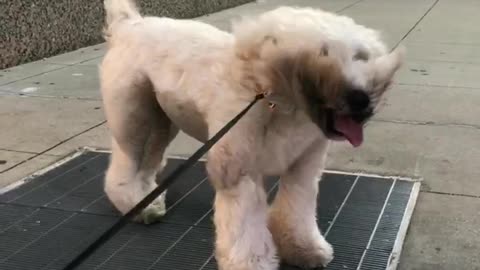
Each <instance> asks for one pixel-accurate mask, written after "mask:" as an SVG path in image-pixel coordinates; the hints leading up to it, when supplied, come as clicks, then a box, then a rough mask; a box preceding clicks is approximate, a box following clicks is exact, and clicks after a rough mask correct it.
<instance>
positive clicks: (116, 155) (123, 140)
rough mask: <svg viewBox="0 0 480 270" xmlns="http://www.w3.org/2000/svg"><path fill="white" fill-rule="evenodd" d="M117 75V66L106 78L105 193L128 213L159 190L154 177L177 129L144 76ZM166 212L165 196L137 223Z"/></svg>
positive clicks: (146, 211) (104, 82)
mask: <svg viewBox="0 0 480 270" xmlns="http://www.w3.org/2000/svg"><path fill="white" fill-rule="evenodd" d="M103 70H105V66H104V69H103ZM117 71H119V67H118V66H116V67H115V69H113V68H111V69H110V70H109V73H104V74H103V76H102V95H103V100H104V107H105V113H106V117H107V123H108V127H109V129H110V133H111V135H112V155H111V160H110V164H109V167H108V170H107V173H106V179H105V192H106V193H107V196H108V198H109V199H110V201H111V202H112V203H113V204H114V205H115V207H116V208H117V209H118V210H119V211H121V212H122V213H125V212H127V211H128V210H130V209H131V208H132V207H133V206H134V205H135V204H136V203H138V202H139V201H140V200H142V199H143V198H144V197H145V196H146V195H147V194H148V193H149V192H150V191H152V190H153V189H154V188H155V187H156V186H157V185H156V183H155V180H156V176H157V174H158V173H159V171H160V170H161V169H162V167H163V166H164V165H165V162H164V152H165V149H166V148H167V146H168V144H169V143H170V142H171V140H172V139H173V137H174V136H175V135H176V134H177V131H178V130H177V128H176V127H174V125H173V124H172V122H171V121H170V119H169V118H168V117H167V116H166V114H165V113H164V112H163V110H162V109H161V107H160V106H159V105H158V103H157V101H156V98H155V95H154V92H153V89H152V86H151V84H150V82H149V81H148V80H146V78H142V77H141V76H137V77H135V78H133V76H128V75H126V74H132V72H131V70H124V72H123V73H121V72H118V73H117V74H114V73H113V72H117ZM164 214H165V193H164V194H162V195H161V196H160V197H159V198H158V199H157V200H156V201H154V202H153V203H152V204H151V205H150V206H148V207H147V208H146V209H145V210H144V211H143V212H142V213H141V215H140V216H138V217H137V220H138V221H142V222H144V223H152V222H155V221H157V220H158V219H159V218H161V217H162V216H163V215H164Z"/></svg>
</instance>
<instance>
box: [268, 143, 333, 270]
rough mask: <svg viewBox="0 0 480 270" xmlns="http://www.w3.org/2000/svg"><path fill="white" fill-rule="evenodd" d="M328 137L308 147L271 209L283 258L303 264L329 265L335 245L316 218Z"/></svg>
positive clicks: (272, 228)
mask: <svg viewBox="0 0 480 270" xmlns="http://www.w3.org/2000/svg"><path fill="white" fill-rule="evenodd" d="M327 143H328V142H326V141H320V142H318V143H317V144H316V145H314V146H312V147H310V148H309V150H307V152H306V153H304V154H303V156H301V157H300V158H299V159H298V160H297V161H296V163H294V165H293V166H292V167H291V168H290V169H289V171H288V172H287V173H286V174H285V175H283V176H282V177H281V179H280V185H279V190H278V193H277V195H276V197H275V200H274V202H273V205H272V207H271V209H270V218H269V229H270V231H271V233H272V235H273V239H274V240H275V243H276V245H277V248H278V252H279V255H280V257H281V258H282V260H284V261H285V262H287V263H289V264H291V265H296V266H299V267H304V268H308V269H310V268H317V267H322V266H326V265H327V264H328V263H329V262H330V261H331V260H332V259H333V249H332V247H331V246H330V244H329V243H328V242H327V241H326V240H325V238H324V237H323V236H322V234H321V232H320V230H319V229H318V225H317V222H316V210H317V209H316V208H317V194H318V182H319V180H318V179H319V177H320V176H321V172H322V170H323V166H324V162H325V157H326V150H327V149H326V148H327Z"/></svg>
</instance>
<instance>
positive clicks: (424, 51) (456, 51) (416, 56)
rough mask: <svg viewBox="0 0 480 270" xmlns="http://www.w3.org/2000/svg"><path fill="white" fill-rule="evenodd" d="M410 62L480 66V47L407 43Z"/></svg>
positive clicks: (405, 43) (407, 55)
mask: <svg viewBox="0 0 480 270" xmlns="http://www.w3.org/2000/svg"><path fill="white" fill-rule="evenodd" d="M403 44H404V45H405V47H406V48H407V54H406V57H407V59H408V61H410V60H413V61H435V62H461V63H471V64H472V63H474V64H480V45H466V44H442V43H433V44H432V43H426V42H414V41H407V42H404V43H403Z"/></svg>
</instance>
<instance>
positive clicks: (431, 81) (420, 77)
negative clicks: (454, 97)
mask: <svg viewBox="0 0 480 270" xmlns="http://www.w3.org/2000/svg"><path fill="white" fill-rule="evenodd" d="M478 74H480V65H476V64H468V63H455V62H437V61H414V60H409V61H407V62H406V63H405V66H404V68H402V70H401V71H399V75H398V77H397V79H396V81H397V82H398V83H400V84H414V85H434V86H445V87H464V88H480V80H479V79H478Z"/></svg>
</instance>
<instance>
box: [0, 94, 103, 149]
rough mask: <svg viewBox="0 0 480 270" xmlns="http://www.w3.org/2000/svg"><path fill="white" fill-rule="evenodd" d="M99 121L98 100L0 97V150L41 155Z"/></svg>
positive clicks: (101, 118) (100, 114)
mask: <svg viewBox="0 0 480 270" xmlns="http://www.w3.org/2000/svg"><path fill="white" fill-rule="evenodd" d="M102 121H103V111H102V110H101V102H100V101H87V100H84V101H80V102H79V101H78V100H71V99H49V98H29V97H14V96H3V97H2V98H0V123H1V127H2V128H1V129H2V132H0V148H1V149H8V150H16V151H27V152H42V151H44V150H46V149H48V148H49V147H52V146H54V145H55V144H58V143H61V142H62V141H64V140H66V139H68V138H70V137H71V136H74V135H77V134H79V133H81V132H84V131H85V130H87V129H89V128H91V127H93V126H94V125H97V124H99V123H101V122H102Z"/></svg>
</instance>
